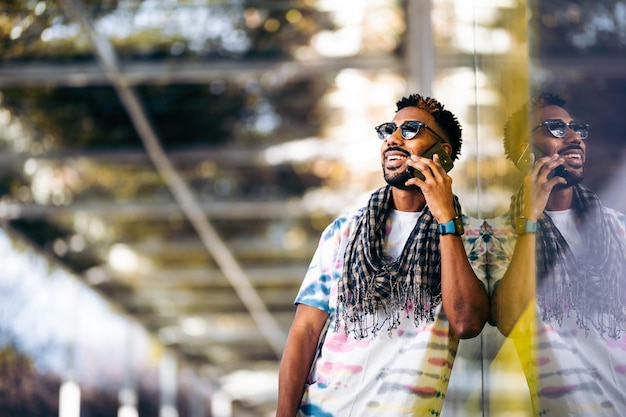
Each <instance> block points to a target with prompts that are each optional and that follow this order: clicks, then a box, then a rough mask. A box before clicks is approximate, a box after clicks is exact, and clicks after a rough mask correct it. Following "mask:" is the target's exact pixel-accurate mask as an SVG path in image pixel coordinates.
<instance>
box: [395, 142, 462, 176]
mask: <svg viewBox="0 0 626 417" xmlns="http://www.w3.org/2000/svg"><path fill="white" fill-rule="evenodd" d="M435 154H437V155H438V156H439V163H440V164H441V166H442V167H443V169H444V170H445V171H446V172H448V171H450V170H451V169H452V167H453V166H454V163H453V162H452V158H450V155H448V152H446V150H445V148H444V147H443V146H441V143H439V142H437V143H435V144H434V145H433V146H431V147H430V148H428V149H426V150H425V151H424V152H423V153H422V154H421V155H420V156H421V157H423V158H428V159H433V156H434V155H435ZM407 171H408V172H409V174H411V176H413V177H417V178H419V179H420V180H422V181H424V180H425V179H426V178H425V177H424V174H422V173H421V172H420V170H418V169H415V168H413V167H408V168H407Z"/></svg>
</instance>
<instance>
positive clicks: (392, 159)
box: [387, 155, 406, 161]
mask: <svg viewBox="0 0 626 417" xmlns="http://www.w3.org/2000/svg"><path fill="white" fill-rule="evenodd" d="M401 159H406V156H400V155H389V156H388V157H387V160H388V161H397V160H401Z"/></svg>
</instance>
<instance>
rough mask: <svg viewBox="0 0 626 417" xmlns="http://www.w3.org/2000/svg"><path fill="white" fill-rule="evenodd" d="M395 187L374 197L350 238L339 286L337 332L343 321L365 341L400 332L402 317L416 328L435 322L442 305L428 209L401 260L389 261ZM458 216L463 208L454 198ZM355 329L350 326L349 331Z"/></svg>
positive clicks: (437, 257) (436, 249) (433, 222)
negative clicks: (385, 332) (388, 239)
mask: <svg viewBox="0 0 626 417" xmlns="http://www.w3.org/2000/svg"><path fill="white" fill-rule="evenodd" d="M390 200H391V187H390V186H385V187H382V188H380V189H378V190H377V191H375V192H374V193H373V194H372V196H371V197H370V200H369V202H368V205H367V207H366V208H365V210H364V212H363V214H362V216H361V218H360V219H359V220H358V222H357V224H356V227H355V229H354V231H353V233H352V235H351V237H350V240H349V242H348V246H347V249H346V254H345V257H344V268H343V273H342V277H341V279H340V280H339V284H338V289H339V296H338V303H337V311H338V314H337V326H336V328H337V329H339V328H340V322H341V320H343V326H344V330H345V332H346V334H347V333H348V330H349V327H350V329H351V331H352V332H353V334H354V337H355V338H357V339H361V338H364V337H367V335H368V333H370V332H371V334H372V335H376V333H377V332H378V331H379V330H380V329H381V328H382V327H383V326H384V324H385V322H387V330H388V331H389V332H391V330H393V329H395V328H397V327H398V325H399V324H400V315H401V312H402V311H404V313H403V314H405V315H406V317H407V318H409V316H410V312H411V311H412V312H413V319H414V321H415V323H416V324H419V323H420V322H423V321H426V320H428V321H432V320H434V310H435V308H436V307H437V306H438V305H439V303H440V302H441V254H440V252H439V232H438V231H437V224H438V223H437V221H436V220H435V219H434V218H433V216H432V214H431V213H430V210H429V209H428V206H426V207H424V210H423V211H422V214H421V215H420V217H419V218H418V220H417V223H416V225H415V227H414V228H413V231H412V232H411V234H410V236H409V238H408V240H407V242H406V244H405V245H404V249H403V250H402V253H401V255H400V256H399V257H398V258H397V259H395V260H391V261H390V260H387V259H386V257H385V255H384V253H383V249H384V242H385V238H386V223H387V219H388V217H389V213H390V206H391V204H390ZM454 204H455V210H456V211H457V213H459V214H460V213H461V207H460V206H459V203H458V201H457V199H456V197H455V199H454ZM349 325H350V326H349Z"/></svg>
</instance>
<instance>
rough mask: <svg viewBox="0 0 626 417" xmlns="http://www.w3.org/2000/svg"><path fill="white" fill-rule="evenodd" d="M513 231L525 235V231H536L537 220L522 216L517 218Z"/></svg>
mask: <svg viewBox="0 0 626 417" xmlns="http://www.w3.org/2000/svg"><path fill="white" fill-rule="evenodd" d="M515 233H517V234H518V235H525V234H527V233H537V222H534V221H532V220H529V219H527V218H526V217H524V216H520V217H518V218H517V222H516V223H515Z"/></svg>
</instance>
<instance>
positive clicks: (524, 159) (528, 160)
mask: <svg viewBox="0 0 626 417" xmlns="http://www.w3.org/2000/svg"><path fill="white" fill-rule="evenodd" d="M531 154H534V155H535V162H537V160H538V159H539V158H543V157H544V156H547V155H546V154H545V153H543V152H542V151H541V150H540V149H539V148H537V147H536V146H535V145H532V144H530V143H529V144H528V145H526V147H525V148H524V152H522V154H521V155H520V157H519V158H518V159H517V163H516V164H515V165H517V167H518V168H519V169H520V171H522V172H523V173H524V174H528V173H529V172H530V171H531V170H532V169H533V167H534V166H535V163H534V162H533V159H532V157H531V156H530V155H531ZM563 172H565V167H564V166H563V165H559V166H558V167H556V168H554V170H553V171H552V172H551V173H550V175H549V176H548V178H552V177H556V176H559V177H560V176H562V174H563Z"/></svg>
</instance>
